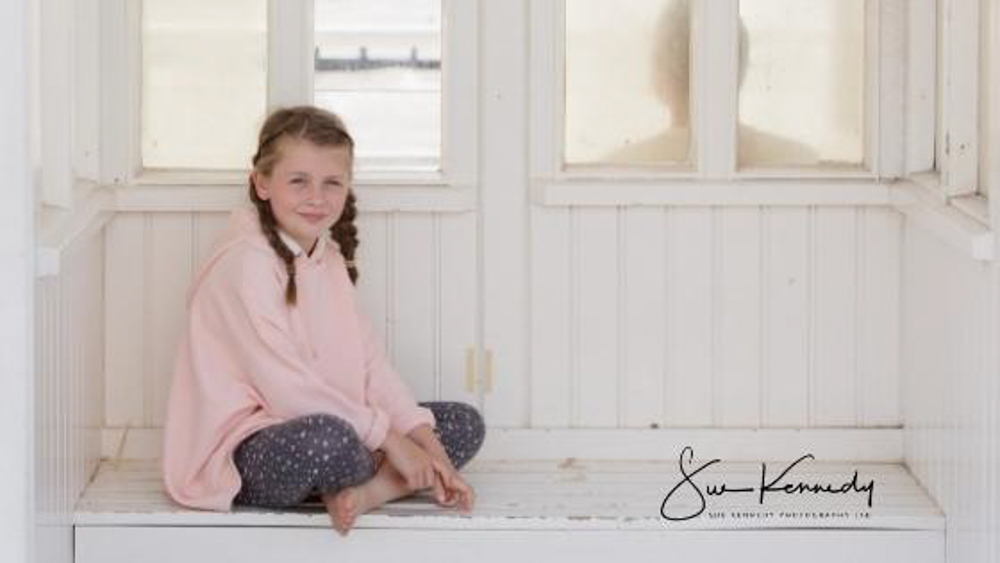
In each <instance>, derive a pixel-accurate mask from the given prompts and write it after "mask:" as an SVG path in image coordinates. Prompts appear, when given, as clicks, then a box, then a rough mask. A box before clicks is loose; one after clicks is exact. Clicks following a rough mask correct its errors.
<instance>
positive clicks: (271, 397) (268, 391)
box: [192, 251, 389, 450]
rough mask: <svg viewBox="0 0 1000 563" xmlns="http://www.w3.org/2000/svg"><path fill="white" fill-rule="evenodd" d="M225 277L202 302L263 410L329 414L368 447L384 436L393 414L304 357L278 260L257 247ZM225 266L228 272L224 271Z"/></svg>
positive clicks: (288, 414)
mask: <svg viewBox="0 0 1000 563" xmlns="http://www.w3.org/2000/svg"><path fill="white" fill-rule="evenodd" d="M240 254H242V256H240V259H238V260H233V261H232V262H230V264H229V265H228V266H229V267H226V268H223V270H224V271H223V272H221V273H222V275H221V276H219V277H217V278H216V279H215V280H212V281H217V282H219V283H215V284H213V283H211V281H208V280H206V281H207V282H208V283H206V286H208V287H205V288H204V289H206V290H208V291H207V292H205V293H209V294H211V293H214V295H206V297H209V299H206V300H205V301H204V302H203V303H202V304H199V303H198V300H197V299H196V300H195V302H194V303H192V315H193V316H194V315H197V314H198V311H197V309H198V308H199V306H202V305H203V306H205V307H209V306H213V305H214V308H215V313H216V314H215V315H212V316H213V317H216V321H217V323H218V326H216V327H215V329H216V334H217V335H219V336H221V337H222V338H223V339H225V340H226V341H228V342H229V346H227V347H228V348H230V350H231V353H232V354H233V355H234V356H235V357H236V361H237V364H238V365H239V366H240V371H241V372H242V374H244V376H245V377H246V379H247V380H248V383H249V384H250V385H251V386H252V387H253V388H254V389H255V390H256V392H257V393H258V394H259V396H260V399H261V402H262V403H263V405H264V408H266V409H267V410H269V411H270V412H271V413H272V414H273V415H275V416H277V417H279V418H282V419H286V420H287V419H291V418H295V417H297V416H303V415H305V414H310V413H328V414H332V415H336V416H339V417H341V418H343V419H344V420H346V421H347V422H348V423H349V424H351V426H353V427H354V429H355V431H357V433H358V436H360V437H361V439H362V441H363V442H364V443H365V445H366V446H367V447H368V448H369V449H372V450H374V449H376V448H378V447H379V446H381V444H382V442H383V441H384V440H385V436H386V432H387V430H388V427H389V416H388V415H387V414H386V413H385V412H384V411H382V410H381V409H379V408H377V407H372V406H369V405H366V404H363V402H362V401H357V400H353V399H351V398H350V397H347V396H345V395H344V394H343V393H342V392H340V391H339V390H338V389H336V388H334V387H332V386H331V385H330V384H328V383H326V382H324V381H323V379H322V378H320V377H319V376H318V375H317V374H316V373H315V372H314V371H313V369H312V368H311V367H310V366H309V364H308V362H307V361H305V359H304V358H303V357H302V356H301V352H300V351H299V347H298V346H296V343H295V341H294V339H293V336H292V334H293V333H292V330H291V326H290V321H289V315H288V306H287V305H286V304H285V300H284V295H285V285H284V279H283V278H282V276H281V275H280V274H279V273H278V272H277V271H276V269H275V267H274V264H273V261H272V260H269V259H265V258H264V257H263V256H259V255H256V253H255V252H253V251H247V252H244V253H240ZM225 270H228V272H227V271H225Z"/></svg>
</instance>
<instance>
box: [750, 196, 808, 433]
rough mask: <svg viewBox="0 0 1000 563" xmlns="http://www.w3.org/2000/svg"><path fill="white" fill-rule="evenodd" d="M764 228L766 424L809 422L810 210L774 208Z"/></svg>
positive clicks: (800, 423)
mask: <svg viewBox="0 0 1000 563" xmlns="http://www.w3.org/2000/svg"><path fill="white" fill-rule="evenodd" d="M765 217H766V220H765V224H764V228H765V230H766V231H767V242H766V246H765V248H764V296H763V303H762V306H763V307H764V308H765V309H766V310H767V315H766V317H765V318H766V321H765V326H764V339H765V342H764V354H765V356H764V368H763V369H764V372H763V373H764V389H763V391H764V394H763V407H764V411H763V413H762V414H763V417H764V425H765V426H779V427H780V426H802V427H804V426H806V425H807V423H808V419H809V416H808V410H809V409H808V401H807V398H808V381H809V377H810V372H809V342H810V337H809V311H810V305H809V281H810V280H809V279H808V275H809V249H810V247H811V245H810V234H811V231H810V228H809V212H808V211H807V210H805V209H797V208H776V209H769V210H768V211H767V213H766V215H765Z"/></svg>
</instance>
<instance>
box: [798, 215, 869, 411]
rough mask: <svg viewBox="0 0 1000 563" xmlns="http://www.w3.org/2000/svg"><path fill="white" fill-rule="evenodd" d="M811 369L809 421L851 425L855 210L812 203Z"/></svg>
mask: <svg viewBox="0 0 1000 563" xmlns="http://www.w3.org/2000/svg"><path fill="white" fill-rule="evenodd" d="M814 220H815V228H814V231H815V237H814V238H813V248H812V249H811V254H812V255H813V256H814V273H815V277H814V278H813V281H814V287H815V293H814V310H813V313H814V314H813V315H812V316H811V318H810V320H811V322H812V328H811V330H810V334H812V335H813V338H814V340H813V342H814V346H813V347H812V350H813V353H812V354H811V356H810V361H811V363H812V365H811V366H810V373H812V374H813V377H812V380H811V385H810V390H809V391H810V392H809V412H810V415H811V420H810V426H840V427H843V426H852V425H854V424H855V422H856V419H857V417H856V406H857V401H858V395H857V388H858V353H857V349H858V345H859V339H858V336H859V335H858V331H857V316H858V315H859V308H858V302H857V289H858V287H859V286H860V285H861V284H859V283H858V282H859V278H858V264H857V257H858V244H857V211H856V210H854V209H850V208H825V209H817V210H816V212H815V216H814Z"/></svg>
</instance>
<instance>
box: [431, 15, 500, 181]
mask: <svg viewBox="0 0 1000 563" xmlns="http://www.w3.org/2000/svg"><path fill="white" fill-rule="evenodd" d="M479 5H480V3H479V2H466V1H463V0H444V2H443V4H442V6H443V11H442V15H443V21H442V33H443V35H444V37H443V39H444V41H443V47H442V49H443V53H444V57H445V59H444V64H443V70H444V73H443V84H442V94H443V95H442V107H443V108H444V111H443V119H444V122H443V123H442V151H441V159H442V162H441V168H442V169H441V172H442V176H443V178H444V181H445V182H446V183H447V184H449V185H451V186H455V187H458V188H460V189H461V191H462V192H463V193H465V194H468V195H470V196H471V195H473V190H474V187H475V185H476V182H477V173H478V166H479V164H478V163H479V158H480V153H479V151H478V145H477V143H476V140H477V139H478V138H479V121H480V117H479V108H480V104H481V102H480V98H479V75H480V64H481V63H480V59H479V30H480V29H481V28H480V21H479ZM486 25H492V24H491V23H487V24H486Z"/></svg>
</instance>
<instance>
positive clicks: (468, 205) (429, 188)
mask: <svg viewBox="0 0 1000 563" xmlns="http://www.w3.org/2000/svg"><path fill="white" fill-rule="evenodd" d="M442 2H443V5H442V56H443V57H444V59H445V60H446V62H445V65H446V66H445V68H446V69H447V70H446V72H445V73H443V83H442V109H443V111H442V151H441V170H440V171H435V172H430V171H416V170H415V171H406V170H394V171H392V172H389V171H385V172H382V171H377V170H363V169H361V170H358V174H357V176H356V178H355V182H354V185H355V189H356V190H357V191H358V192H359V201H360V206H361V208H362V210H378V211H391V210H433V211H467V210H471V209H473V208H474V207H473V204H474V200H475V182H476V178H477V146H478V143H477V139H478V121H479V120H478V111H479V108H478V100H479V96H478V88H477V85H478V77H477V72H478V66H477V65H478V55H477V53H478V45H477V34H476V30H477V29H478V6H477V4H478V3H477V2H469V1H468V0H442ZM101 7H102V23H104V24H105V27H106V28H107V29H105V30H103V37H104V44H103V50H102V57H103V58H102V63H104V70H105V74H104V79H105V82H104V84H105V86H106V88H105V90H104V92H103V94H102V103H103V105H104V107H103V109H104V111H102V125H104V127H102V129H103V130H102V140H103V142H102V147H101V148H102V150H101V179H102V181H103V182H104V183H107V184H110V185H114V186H117V187H118V188H119V189H118V190H117V202H118V203H117V209H119V210H158V211H182V210H202V211H224V210H227V209H231V208H232V207H233V206H234V205H238V204H240V203H241V202H243V201H244V200H245V199H246V194H245V190H246V174H247V171H246V170H232V171H228V170H225V171H218V170H215V171H212V170H190V169H166V170H162V169H144V168H143V167H142V143H141V126H142V124H141V119H142V114H141V109H142V81H141V80H142V56H141V52H142V51H141V48H142V15H141V14H142V1H141V0H103V1H102V4H101ZM313 7H314V3H313V0H296V1H293V2H290V1H288V0H268V53H267V57H268V78H267V84H268V92H267V108H268V110H270V109H272V108H274V107H277V106H283V105H292V104H303V103H312V100H313V81H312V72H313V70H312V67H313V42H314V41H313V35H314V27H313ZM248 156H249V155H248ZM181 190H183V196H180V195H179V193H180V192H181Z"/></svg>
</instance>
